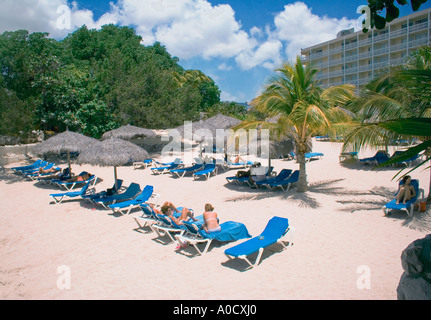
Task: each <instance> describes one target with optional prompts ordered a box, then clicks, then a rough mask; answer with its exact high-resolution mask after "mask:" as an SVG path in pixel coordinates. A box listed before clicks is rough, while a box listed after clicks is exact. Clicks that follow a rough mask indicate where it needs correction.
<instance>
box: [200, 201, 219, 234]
mask: <svg viewBox="0 0 431 320" xmlns="http://www.w3.org/2000/svg"><path fill="white" fill-rule="evenodd" d="M213 210H214V207H213V206H212V205H211V204H209V203H207V204H206V205H205V212H204V213H203V216H204V223H203V225H202V227H203V229H204V230H205V231H206V232H208V233H211V232H218V231H220V230H221V227H220V225H219V223H218V221H219V220H218V218H217V213H215V212H214V211H213Z"/></svg>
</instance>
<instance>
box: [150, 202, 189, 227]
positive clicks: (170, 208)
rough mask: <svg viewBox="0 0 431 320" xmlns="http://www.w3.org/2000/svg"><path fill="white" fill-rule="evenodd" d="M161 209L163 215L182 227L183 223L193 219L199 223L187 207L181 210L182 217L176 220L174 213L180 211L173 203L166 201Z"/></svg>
mask: <svg viewBox="0 0 431 320" xmlns="http://www.w3.org/2000/svg"><path fill="white" fill-rule="evenodd" d="M160 209H161V213H162V214H164V215H166V216H168V217H169V218H171V219H172V220H173V221H174V222H175V223H176V224H178V225H181V224H182V223H183V221H188V220H189V219H192V220H193V221H197V219H195V217H194V214H193V212H192V211H190V210H189V209H187V208H185V207H184V208H183V209H182V210H181V215H180V216H179V217H178V218H176V217H175V216H174V213H179V212H180V211H179V210H178V209H177V208H176V207H175V206H174V205H173V204H172V202H168V201H166V202H165V203H164V204H163V206H162V207H161V208H160ZM157 211H158V210H157ZM157 211H156V212H157ZM159 212H160V211H159ZM159 212H157V213H159Z"/></svg>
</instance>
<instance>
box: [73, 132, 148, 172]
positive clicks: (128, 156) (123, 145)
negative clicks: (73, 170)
mask: <svg viewBox="0 0 431 320" xmlns="http://www.w3.org/2000/svg"><path fill="white" fill-rule="evenodd" d="M148 158H149V154H148V152H147V151H146V150H145V149H143V148H141V147H139V146H137V145H136V144H134V143H131V142H129V141H125V140H122V139H118V138H109V139H106V140H104V141H101V142H99V143H98V144H96V145H93V146H92V148H88V149H85V150H84V151H82V152H81V153H80V155H79V156H78V159H77V163H78V164H84V163H87V164H91V165H96V166H101V167H107V166H114V167H116V166H122V165H125V164H128V163H130V162H134V161H143V160H145V159H148Z"/></svg>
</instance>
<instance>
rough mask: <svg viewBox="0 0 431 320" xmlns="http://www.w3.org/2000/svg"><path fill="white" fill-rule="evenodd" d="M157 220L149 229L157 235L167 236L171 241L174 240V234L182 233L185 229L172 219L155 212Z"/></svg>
mask: <svg viewBox="0 0 431 320" xmlns="http://www.w3.org/2000/svg"><path fill="white" fill-rule="evenodd" d="M155 215H156V218H157V222H156V223H154V224H152V225H151V229H152V230H153V231H154V232H156V233H157V235H158V236H159V237H163V236H164V235H167V236H169V239H170V240H171V241H172V242H175V239H174V235H183V234H184V233H185V232H186V231H187V229H186V227H185V226H184V225H178V224H176V223H175V221H174V220H172V219H171V218H169V217H168V216H165V215H163V214H157V213H156V214H155Z"/></svg>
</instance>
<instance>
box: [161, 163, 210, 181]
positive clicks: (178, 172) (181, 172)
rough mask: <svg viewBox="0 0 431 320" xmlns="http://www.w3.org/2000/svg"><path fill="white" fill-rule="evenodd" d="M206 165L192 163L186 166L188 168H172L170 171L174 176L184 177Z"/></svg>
mask: <svg viewBox="0 0 431 320" xmlns="http://www.w3.org/2000/svg"><path fill="white" fill-rule="evenodd" d="M203 166H204V164H203V163H196V164H194V165H192V166H191V167H186V168H179V169H172V170H170V171H169V172H170V173H171V174H172V175H173V176H177V177H178V178H182V177H184V176H185V175H186V174H187V173H188V172H195V171H197V170H199V169H201V168H202V167H203Z"/></svg>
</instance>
